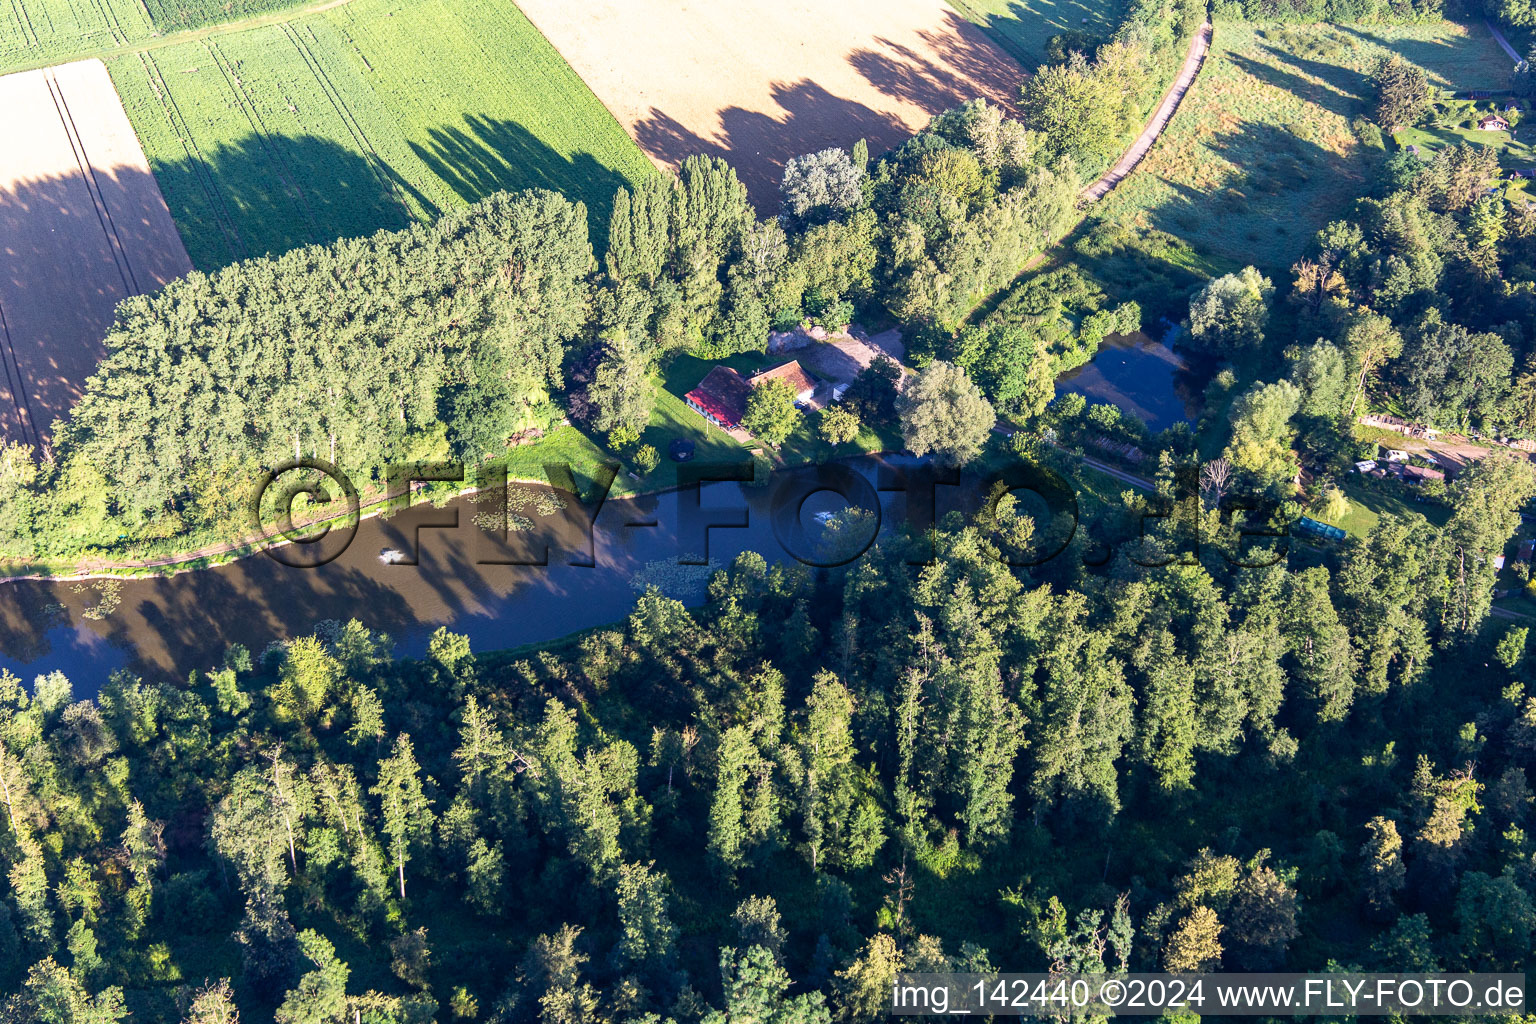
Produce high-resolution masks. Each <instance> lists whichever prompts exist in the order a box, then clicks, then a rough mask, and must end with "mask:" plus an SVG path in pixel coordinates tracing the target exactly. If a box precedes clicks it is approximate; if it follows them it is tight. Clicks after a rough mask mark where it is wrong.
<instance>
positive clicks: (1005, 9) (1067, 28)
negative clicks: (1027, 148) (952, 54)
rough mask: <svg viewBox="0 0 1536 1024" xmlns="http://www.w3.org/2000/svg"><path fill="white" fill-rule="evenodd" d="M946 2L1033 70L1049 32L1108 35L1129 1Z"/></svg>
mask: <svg viewBox="0 0 1536 1024" xmlns="http://www.w3.org/2000/svg"><path fill="white" fill-rule="evenodd" d="M950 6H951V7H953V8H954V9H955V10H957V11H959V12H960V13H961V14H963V15H964V16H965V17H966V20H968V21H971V22H973V23H974V24H976V25H979V26H981V28H982V29H983V30H985V31H986V33H987V35H989V36H991V37H992V39H993V41H994V42H996V43H997V45H998V46H1001V47H1002V48H1003V49H1004V50H1006V51H1008V53H1009V55H1011V56H1012V57H1013V58H1014V59H1015V60H1017V61H1018V62H1019V63H1020V64H1022V65H1024V68H1025V70H1027V71H1030V72H1033V71H1034V70H1035V69H1036V68H1038V67H1039V66H1040V65H1042V64H1044V63H1046V56H1045V44H1046V43H1047V42H1049V41H1050V38H1051V37H1052V36H1054V35H1058V34H1060V33H1062V32H1083V33H1086V34H1087V35H1089V36H1093V37H1095V38H1097V39H1101V40H1102V39H1108V38H1109V37H1110V36H1112V35H1114V32H1115V29H1116V27H1118V25H1119V24H1120V19H1121V18H1122V17H1123V16H1124V15H1125V9H1126V7H1127V6H1129V5H1128V4H1127V2H1126V0H950Z"/></svg>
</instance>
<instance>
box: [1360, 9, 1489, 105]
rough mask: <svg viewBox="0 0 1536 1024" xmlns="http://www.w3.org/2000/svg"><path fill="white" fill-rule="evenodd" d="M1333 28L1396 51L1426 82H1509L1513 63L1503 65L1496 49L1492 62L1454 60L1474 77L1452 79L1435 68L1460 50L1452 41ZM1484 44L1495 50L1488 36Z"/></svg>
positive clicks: (1477, 85) (1479, 85)
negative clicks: (1423, 74) (1420, 70)
mask: <svg viewBox="0 0 1536 1024" xmlns="http://www.w3.org/2000/svg"><path fill="white" fill-rule="evenodd" d="M1337 29H1338V31H1340V32H1345V33H1348V34H1349V35H1352V36H1354V37H1355V38H1357V39H1360V40H1362V41H1363V42H1367V43H1370V44H1372V45H1374V46H1379V47H1381V48H1382V49H1383V50H1388V51H1390V52H1392V53H1396V54H1400V55H1401V56H1402V57H1403V58H1404V59H1405V60H1408V61H1411V62H1412V63H1414V64H1417V65H1418V66H1419V67H1421V68H1423V69H1424V70H1425V71H1426V72H1427V73H1428V74H1429V79H1430V82H1431V83H1434V84H1444V85H1446V86H1448V87H1451V88H1457V89H1503V88H1507V87H1508V85H1509V82H1508V76H1509V70H1510V66H1511V65H1513V63H1514V62H1513V61H1510V62H1509V63H1508V64H1505V63H1504V61H1503V58H1504V56H1505V55H1504V53H1503V51H1499V58H1500V60H1499V61H1498V62H1497V63H1494V64H1488V62H1486V61H1483V60H1481V59H1476V58H1474V57H1473V56H1472V55H1470V54H1468V55H1467V57H1466V59H1465V60H1462V61H1458V62H1457V63H1462V64H1465V65H1466V66H1467V68H1468V69H1469V70H1472V71H1473V73H1474V75H1475V76H1476V77H1475V80H1469V81H1452V80H1450V79H1448V78H1446V77H1445V76H1444V75H1443V74H1441V73H1440V72H1439V71H1437V70H1435V69H1436V68H1437V67H1444V66H1445V65H1446V64H1447V63H1448V61H1449V59H1450V58H1451V57H1453V56H1454V55H1455V54H1456V52H1457V51H1458V50H1460V49H1461V46H1460V45H1458V44H1457V43H1456V42H1452V41H1450V40H1446V39H1399V38H1395V37H1394V38H1389V37H1387V36H1384V35H1379V34H1377V33H1375V32H1372V31H1370V30H1369V29H1366V28H1363V27H1361V26H1358V25H1339V26H1337ZM1470 31H1472V32H1486V31H1487V29H1486V28H1484V27H1483V26H1481V25H1478V24H1476V23H1474V24H1472V25H1471V26H1470ZM1488 45H1489V46H1490V47H1494V48H1495V49H1497V45H1496V44H1495V43H1493V42H1492V39H1491V38H1490V39H1489V40H1488ZM1485 76H1486V77H1485Z"/></svg>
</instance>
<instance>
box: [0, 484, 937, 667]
mask: <svg viewBox="0 0 1536 1024" xmlns="http://www.w3.org/2000/svg"><path fill="white" fill-rule="evenodd" d="M881 461H882V460H876V459H866V460H860V462H861V464H862V465H861V471H862V472H864V473H865V474H866V475H872V474H873V473H874V471H875V469H876V467H877V466H878V465H879V464H880V463H881ZM694 493H695V492H690V491H679V492H672V493H668V494H661V495H647V496H642V497H639V498H632V499H626V500H623V501H610V502H607V503H605V504H604V505H603V507H602V509H601V511H600V513H599V515H598V517H597V520H596V523H595V525H594V529H593V531H592V536H593V538H594V543H593V545H592V549H591V550H589V548H588V545H587V536H586V533H585V530H584V529H583V527H582V524H583V523H584V522H585V519H586V516H584V515H582V514H580V511H579V509H578V507H577V503H576V502H575V501H574V500H573V499H572V500H570V501H569V505H568V508H567V509H566V510H565V511H563V512H555V513H552V514H550V515H545V516H539V515H537V514H535V513H533V512H532V510H531V509H525V510H524V514H525V515H527V516H528V517H529V518H530V519H532V520H533V521H534V523H535V528H534V529H533V530H532V531H529V532H523V533H513V534H511V535H510V541H508V542H505V543H504V542H502V541H500V540H499V539H498V538H496V537H495V535H494V534H489V533H487V532H486V531H484V530H482V529H481V527H480V526H478V525H476V524H475V522H474V521H473V520H474V517H475V516H476V514H477V513H478V512H482V511H483V510H484V509H485V508H486V507H487V506H484V505H481V506H476V505H474V504H472V503H470V502H469V501H468V500H460V501H458V502H456V503H454V504H453V505H451V506H449V507H447V508H443V509H434V508H432V507H430V506H421V507H416V508H412V509H410V510H408V511H405V512H402V513H400V514H399V515H397V516H395V517H393V518H391V519H389V520H387V521H386V520H382V519H377V518H375V519H368V520H364V521H363V522H362V523H360V524H359V526H358V530H357V536H356V538H355V539H354V540H353V541H352V543H351V544H350V545H349V546H347V548H346V550H345V551H344V552H343V553H342V554H341V555H340V556H339V557H337V558H336V559H335V560H334V561H331V562H328V563H327V564H325V565H322V566H320V567H318V568H292V567H290V566H287V565H282V564H279V563H278V562H276V561H274V560H273V559H271V558H268V557H266V556H265V555H258V556H255V557H251V558H246V559H242V560H241V561H238V562H235V563H232V564H230V565H226V566H222V567H220V568H216V569H205V570H201V571H197V572H188V573H183V574H181V575H178V576H170V577H164V578H159V579H151V580H137V581H135V580H125V581H123V584H122V589H121V603H120V604H119V606H118V608H117V609H116V610H115V611H114V612H113V613H112V614H111V615H110V616H108V617H107V618H105V619H102V620H99V621H97V620H87V619H84V618H82V616H81V615H80V612H81V610H82V609H83V608H85V607H87V606H90V605H91V604H93V603H94V602H96V601H97V600H99V596H98V595H97V594H95V593H94V592H92V591H89V590H86V591H84V592H81V593H77V592H76V588H77V587H78V584H68V583H42V582H22V583H15V584H6V585H3V586H0V667H3V668H8V669H10V670H11V671H13V672H15V673H16V674H17V675H19V676H21V677H22V678H23V679H24V680H27V681H29V682H30V681H31V679H32V678H33V677H34V676H36V675H39V674H42V673H46V672H51V671H54V670H60V671H63V672H64V673H65V674H66V675H68V676H69V677H70V679H71V680H72V681H73V682H74V683H75V692H76V693H77V694H81V695H85V694H90V693H94V692H95V691H96V689H97V688H98V687H99V686H100V685H101V683H102V682H104V681H105V679H106V678H107V676H108V675H109V674H110V673H111V671H112V670H113V669H114V668H117V667H121V666H123V665H131V666H132V667H134V668H136V669H139V670H141V671H146V672H150V673H154V674H164V675H169V676H171V677H174V678H185V675H186V673H187V672H188V671H189V670H192V669H206V668H211V667H214V666H215V665H217V664H218V663H219V661H220V660H221V658H222V656H223V653H224V650H225V648H226V646H227V645H229V644H231V643H240V644H244V645H245V646H246V647H248V648H249V649H250V650H251V651H252V652H253V653H259V652H260V651H261V650H262V649H263V648H265V647H266V646H267V645H268V644H269V643H271V642H273V641H274V640H282V639H286V638H289V637H292V636H300V635H304V634H306V633H309V632H312V631H313V630H314V628H315V625H316V624H317V623H319V622H323V621H325V620H341V621H345V620H347V619H352V618H356V619H358V620H360V621H361V622H362V623H363V624H364V625H366V626H368V627H369V628H371V629H374V630H379V631H383V632H385V633H388V634H389V635H390V636H391V637H392V638H394V640H395V641H396V652H397V653H400V654H405V655H418V654H421V653H423V652H425V650H426V645H427V639H428V638H429V637H430V635H431V634H432V632H433V631H434V630H435V629H437V628H438V627H439V626H449V627H451V628H452V629H454V630H455V631H456V632H460V633H465V634H468V636H469V637H470V640H471V643H472V644H473V646H474V647H475V649H476V650H494V649H498V648H507V647H514V646H518V645H521V644H527V643H535V642H541V641H546V640H551V639H554V638H556V637H560V636H564V635H566V634H568V633H571V632H574V631H576V630H580V629H584V628H588V627H592V626H597V625H602V624H604V623H609V622H615V621H618V620H620V619H623V618H624V617H625V616H626V615H627V614H628V613H629V611H630V609H631V608H632V607H633V605H634V600H635V594H636V592H635V590H634V588H633V585H632V581H634V580H635V578H636V577H637V576H639V577H641V578H644V576H645V574H646V573H647V569H648V566H649V567H650V571H651V572H654V571H655V568H654V565H653V563H656V562H661V561H668V562H671V563H674V564H675V563H676V561H677V560H678V559H679V557H680V556H683V555H695V556H697V555H703V554H705V553H707V555H708V557H709V559H710V560H711V561H714V562H716V563H718V564H719V565H722V566H724V565H729V564H730V562H731V560H732V559H733V558H735V557H736V555H737V554H739V553H740V552H742V551H746V550H754V551H758V552H760V553H761V554H762V555H763V557H764V558H766V559H767V560H768V561H769V562H777V561H786V560H788V558H789V556H788V555H787V554H786V553H785V552H784V551H783V550H782V548H781V546H780V545H779V543H778V541H777V540H776V539H775V536H774V530H773V526H772V523H771V521H770V519H771V517H770V515H769V509H770V505H769V502H770V501H771V498H772V494H773V491H772V489H771V488H764V489H753V488H748V487H742V486H740V485H738V484H734V483H706V484H704V485H703V487H702V488H701V489H700V490H699V491H698V492H696V493H697V494H698V497H697V498H695V497H694ZM880 500H881V504H882V508H883V517H884V521H885V525H886V527H887V528H889V526H890V524H891V523H892V522H894V517H895V516H899V515H902V514H904V513H903V508H904V506H903V504H902V502H903V499H902V498H901V496H900V495H899V494H895V493H886V494H882V495H881V497H880ZM817 507H820V506H819V505H818V506H817ZM942 511H943V509H941V510H940V512H941V514H942ZM743 514H745V518H746V520H747V523H748V525H747V526H746V527H745V528H720V527H719V526H715V527H713V528H710V529H708V530H707V539H706V530H705V528H704V527H705V525H706V524H709V523H711V522H714V523H723V522H726V521H728V520H730V519H731V518H732V517H733V516H734V517H736V518H737V519H738V520H739V518H741V517H742V516H743ZM455 520H457V522H458V526H457V527H455V528H444V527H445V526H447V525H449V524H452V523H453V522H454V521H455ZM325 543H331V541H326V542H325ZM706 544H707V548H706ZM385 549H398V550H400V551H402V552H405V553H406V554H407V555H408V556H413V557H415V558H416V559H417V561H418V564H416V565H396V564H385V563H384V562H382V561H380V557H379V555H380V552H381V551H383V550H385ZM589 560H590V564H587V565H583V564H580V563H584V562H589ZM540 561H547V563H548V564H547V565H537V564H507V563H513V562H517V563H536V562H540ZM572 563H578V564H572ZM687 575H688V574H687V573H684V574H683V575H682V576H680V577H678V579H677V580H674V582H682V581H685V578H686V576H687ZM658 582H659V581H658ZM686 582H689V583H694V581H692V580H686ZM663 589H665V590H670V589H672V588H671V587H664V588H663ZM682 589H683V590H684V591H685V592H686V596H688V597H691V598H692V599H693V600H695V601H697V600H701V599H702V598H703V596H704V595H703V593H702V591H701V589H700V588H699V587H697V585H696V584H695V585H692V586H686V587H684V588H682ZM678 596H680V597H682V596H685V595H684V594H683V593H680V594H678Z"/></svg>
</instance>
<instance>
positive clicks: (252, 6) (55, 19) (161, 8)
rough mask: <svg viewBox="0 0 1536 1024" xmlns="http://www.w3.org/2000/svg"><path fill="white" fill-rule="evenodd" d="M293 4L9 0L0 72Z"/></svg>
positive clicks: (277, 0)
mask: <svg viewBox="0 0 1536 1024" xmlns="http://www.w3.org/2000/svg"><path fill="white" fill-rule="evenodd" d="M310 2H312V3H315V4H318V3H320V2H323V0H310ZM295 6H297V4H296V0H5V2H4V3H3V4H0V74H4V73H6V72H8V71H18V70H24V69H29V68H35V67H42V66H44V65H46V64H62V63H64V62H65V61H69V60H75V59H78V58H81V57H105V56H108V55H110V54H112V53H115V52H121V51H123V50H130V49H136V48H140V47H149V46H159V45H163V43H164V40H165V38H166V37H167V35H168V34H169V33H175V32H182V31H185V30H187V29H195V28H200V27H204V26H212V25H218V24H220V23H224V22H232V23H238V22H240V21H242V20H245V19H252V18H255V17H257V16H266V17H265V18H263V20H268V19H270V18H271V17H272V15H271V12H273V11H280V10H282V9H284V8H289V7H295ZM278 17H281V15H278Z"/></svg>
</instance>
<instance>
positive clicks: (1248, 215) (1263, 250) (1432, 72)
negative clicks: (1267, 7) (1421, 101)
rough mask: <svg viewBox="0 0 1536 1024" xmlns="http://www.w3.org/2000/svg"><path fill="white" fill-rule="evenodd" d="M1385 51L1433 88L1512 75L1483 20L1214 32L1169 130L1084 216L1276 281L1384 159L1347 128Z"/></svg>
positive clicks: (1223, 27) (1238, 27)
mask: <svg viewBox="0 0 1536 1024" xmlns="http://www.w3.org/2000/svg"><path fill="white" fill-rule="evenodd" d="M1389 52H1396V53H1401V54H1402V55H1404V56H1405V57H1407V58H1408V59H1409V60H1411V61H1413V62H1415V63H1416V64H1419V65H1420V66H1422V67H1423V68H1424V69H1425V70H1426V71H1427V72H1428V73H1429V77H1430V80H1431V82H1432V83H1433V84H1434V85H1435V86H1437V87H1439V88H1445V89H1458V90H1459V89H1498V88H1503V87H1504V85H1505V81H1506V78H1507V76H1508V73H1509V60H1508V58H1507V57H1506V55H1505V54H1504V52H1503V51H1502V50H1500V49H1499V48H1498V45H1497V44H1496V43H1494V41H1493V39H1492V37H1491V36H1490V35H1489V34H1488V30H1487V29H1486V28H1485V27H1484V26H1483V25H1481V24H1472V25H1467V26H1463V25H1459V24H1456V23H1453V22H1433V23H1429V24H1423V25H1402V26H1376V25H1372V26H1329V25H1316V26H1268V27H1263V26H1253V25H1246V24H1241V23H1231V22H1222V23H1221V24H1219V25H1217V27H1216V32H1215V36H1214V40H1213V43H1212V47H1211V54H1210V56H1209V58H1207V60H1206V64H1205V68H1204V69H1203V70H1202V71H1201V73H1200V77H1199V78H1198V79H1197V80H1196V82H1195V85H1194V87H1193V88H1192V89H1191V90H1190V92H1189V94H1188V96H1186V97H1185V99H1184V103H1183V105H1182V106H1181V107H1180V109H1179V112H1178V114H1177V115H1176V116H1175V117H1174V119H1173V121H1172V122H1171V123H1170V125H1169V127H1168V130H1167V132H1166V133H1165V134H1164V136H1163V137H1162V138H1161V139H1160V140H1159V141H1158V143H1157V145H1156V146H1154V147H1153V149H1152V152H1151V153H1149V154H1148V155H1147V158H1146V160H1145V161H1144V162H1143V163H1142V164H1141V166H1140V167H1139V168H1138V169H1137V171H1136V173H1135V174H1133V175H1131V176H1130V177H1129V178H1127V179H1126V180H1125V182H1124V183H1123V184H1121V185H1120V187H1119V188H1117V189H1116V190H1115V191H1113V192H1111V193H1110V194H1109V195H1108V196H1107V197H1105V199H1104V200H1103V201H1101V202H1100V203H1099V204H1098V205H1097V208H1096V209H1095V210H1094V214H1093V215H1094V217H1095V218H1096V219H1098V220H1100V221H1102V222H1106V223H1109V224H1111V225H1118V226H1121V227H1124V228H1126V229H1128V230H1134V231H1144V230H1147V229H1159V230H1162V231H1166V232H1169V233H1171V234H1173V235H1176V236H1178V237H1180V238H1183V239H1185V240H1187V241H1188V242H1190V243H1191V244H1192V245H1193V246H1194V247H1195V248H1196V249H1198V250H1200V251H1201V252H1203V253H1205V254H1207V255H1208V256H1212V257H1216V258H1218V259H1220V260H1224V261H1229V262H1234V263H1237V264H1243V263H1252V264H1255V265H1257V266H1258V267H1260V268H1261V269H1263V270H1265V271H1267V272H1270V273H1273V274H1282V275H1283V274H1284V273H1285V272H1286V270H1287V268H1289V266H1290V265H1291V263H1292V262H1294V261H1295V259H1296V258H1297V256H1299V255H1300V253H1301V251H1302V250H1303V248H1304V247H1305V246H1306V245H1307V243H1308V241H1309V240H1310V239H1311V238H1312V236H1313V234H1314V233H1315V232H1316V231H1317V230H1318V229H1319V228H1320V227H1322V226H1323V225H1324V224H1326V223H1327V222H1328V221H1329V220H1332V219H1333V218H1335V217H1337V216H1339V214H1340V213H1341V212H1342V210H1343V209H1344V208H1345V207H1346V206H1347V205H1348V204H1349V203H1350V202H1351V201H1352V200H1353V199H1354V197H1356V196H1358V195H1360V194H1361V193H1362V192H1363V191H1364V190H1365V182H1366V180H1367V178H1368V177H1369V175H1370V174H1371V172H1372V170H1373V168H1374V166H1375V164H1376V162H1377V161H1378V160H1380V159H1381V158H1382V157H1383V156H1384V151H1383V150H1381V149H1368V148H1367V147H1365V146H1363V145H1362V144H1361V143H1360V142H1359V141H1358V140H1357V139H1356V138H1355V136H1354V134H1353V132H1352V131H1351V129H1350V122H1351V120H1353V119H1354V118H1355V117H1357V116H1359V115H1361V114H1364V113H1366V112H1367V108H1368V106H1369V99H1368V98H1369V95H1370V83H1369V76H1370V74H1371V72H1372V70H1373V68H1374V67H1375V64H1376V62H1377V61H1378V60H1379V59H1380V58H1381V57H1382V56H1383V55H1384V54H1386V53H1389Z"/></svg>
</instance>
